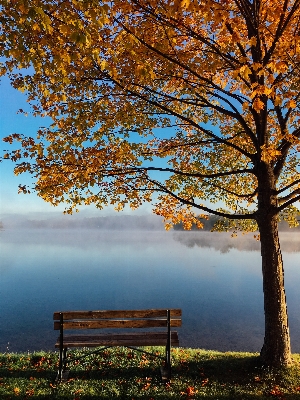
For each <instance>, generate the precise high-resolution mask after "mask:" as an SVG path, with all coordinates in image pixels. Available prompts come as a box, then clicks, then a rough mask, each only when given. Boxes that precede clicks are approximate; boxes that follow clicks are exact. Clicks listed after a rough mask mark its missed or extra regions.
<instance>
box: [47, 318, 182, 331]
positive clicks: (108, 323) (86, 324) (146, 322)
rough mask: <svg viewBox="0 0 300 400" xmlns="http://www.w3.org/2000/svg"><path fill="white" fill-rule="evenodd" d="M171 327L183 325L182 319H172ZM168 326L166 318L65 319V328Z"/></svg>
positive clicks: (58, 325) (56, 328)
mask: <svg viewBox="0 0 300 400" xmlns="http://www.w3.org/2000/svg"><path fill="white" fill-rule="evenodd" d="M170 325H171V327H179V326H181V319H171V322H170ZM166 326H167V320H166V319H135V320H130V319H129V320H128V319H125V320H120V319H116V320H113V319H110V320H106V319H104V320H102V319H101V320H80V321H71V320H68V321H64V330H66V329H99V328H159V327H161V328H163V327H166ZM54 329H55V330H59V329H60V323H59V322H57V321H55V322H54Z"/></svg>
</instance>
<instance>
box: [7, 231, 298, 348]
mask: <svg viewBox="0 0 300 400" xmlns="http://www.w3.org/2000/svg"><path fill="white" fill-rule="evenodd" d="M280 237H281V243H282V250H283V258H284V265H285V284H286V292H287V301H288V310H289V321H290V329H291V337H292V351H293V352H300V334H299V333H300V318H299V316H298V314H299V313H298V305H299V304H300V293H299V290H298V288H299V284H300V270H299V266H298V263H299V261H298V260H299V252H300V235H299V236H298V234H297V233H296V234H295V233H285V232H284V233H281V235H280ZM0 250H1V255H0V257H1V258H0V351H1V352H3V351H7V349H8V350H9V351H27V350H29V351H33V350H41V349H47V350H48V349H50V350H54V343H55V340H56V337H57V332H55V331H53V321H52V316H53V312H54V311H61V310H72V309H73V310H75V309H76V310H80V309H82V310H93V309H142V308H175V307H176V308H182V313H183V325H182V327H181V328H178V330H179V338H180V345H181V346H187V347H200V348H206V349H216V350H222V351H227V350H241V351H242V350H243V351H259V350H260V348H261V346H262V343H263V334H264V315H263V294H262V278H261V257H260V251H259V242H256V241H255V240H254V239H253V235H250V234H249V235H244V236H243V235H241V236H239V237H238V238H234V239H233V238H231V237H230V235H229V234H224V233H222V234H218V233H210V232H178V231H173V232H164V231H162V230H148V231H146V230H137V229H130V230H123V231H118V230H117V229H112V230H101V229H72V230H70V229H43V228H41V229H28V230H27V229H7V230H5V231H2V232H0Z"/></svg>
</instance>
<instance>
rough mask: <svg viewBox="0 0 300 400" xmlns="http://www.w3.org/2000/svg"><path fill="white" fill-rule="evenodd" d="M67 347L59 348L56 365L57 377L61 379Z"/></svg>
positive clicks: (64, 368) (64, 367)
mask: <svg viewBox="0 0 300 400" xmlns="http://www.w3.org/2000/svg"><path fill="white" fill-rule="evenodd" d="M67 350H68V349H67V348H66V347H65V348H64V349H62V348H60V349H59V366H58V379H59V381H61V380H62V375H63V372H65V370H66V359H67Z"/></svg>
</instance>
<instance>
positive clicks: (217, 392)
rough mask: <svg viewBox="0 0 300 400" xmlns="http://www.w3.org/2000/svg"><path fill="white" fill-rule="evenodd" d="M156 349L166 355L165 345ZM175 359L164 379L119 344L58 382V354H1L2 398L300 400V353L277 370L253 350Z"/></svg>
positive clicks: (187, 352)
mask: <svg viewBox="0 0 300 400" xmlns="http://www.w3.org/2000/svg"><path fill="white" fill-rule="evenodd" d="M148 350H149V351H151V350H153V349H148ZM154 351H156V352H162V354H163V349H162V348H157V349H155V350H154ZM72 353H73V355H74V354H76V356H77V355H80V351H79V350H76V351H74V352H72ZM172 358H173V367H172V379H171V381H170V382H169V383H167V384H166V383H162V382H161V379H160V372H159V367H160V365H161V363H162V361H161V360H160V359H158V358H154V357H152V356H149V355H144V354H142V353H138V352H133V351H132V350H129V349H126V348H113V349H109V350H105V351H104V352H103V353H102V354H98V355H89V356H88V357H87V358H86V359H84V360H81V361H80V362H76V364H75V365H72V366H71V368H70V373H69V377H68V380H67V381H66V382H63V383H61V384H59V385H57V384H56V383H55V382H54V381H55V377H56V373H57V365H58V354H57V353H50V352H49V353H46V352H38V353H32V354H0V399H1V400H8V399H11V400H17V399H18V400H19V399H59V400H63V399H64V400H67V399H68V400H88V399H90V400H95V399H130V400H133V399H134V400H138V399H146V400H150V399H153V400H156V399H157V400H160V399H190V400H191V399H214V400H217V399H219V400H235V399H240V400H242V399H243V400H244V399H245V400H247V399H249V400H256V399H266V400H270V399H280V400H283V399H286V400H292V399H295V400H296V399H297V400H300V355H299V354H298V355H294V361H295V362H294V365H293V367H290V368H288V369H285V370H273V371H271V370H268V369H264V368H263V367H262V366H261V365H260V363H259V357H258V354H253V353H232V352H230V353H229V352H228V353H221V352H216V351H206V350H196V349H182V348H178V349H172Z"/></svg>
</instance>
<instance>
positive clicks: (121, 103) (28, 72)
mask: <svg viewBox="0 0 300 400" xmlns="http://www.w3.org/2000/svg"><path fill="white" fill-rule="evenodd" d="M0 4H1V11H0V21H1V32H0V36H1V40H0V43H1V44H0V53H1V55H2V56H3V57H5V61H3V63H2V69H1V71H2V74H5V73H6V74H8V76H9V77H10V79H11V81H12V85H13V86H14V87H16V88H18V89H19V90H23V91H25V92H26V93H27V95H28V101H29V102H30V104H31V105H32V108H33V113H34V114H35V115H38V116H41V115H42V116H49V117H51V118H52V120H53V123H52V125H51V126H50V127H48V128H41V129H40V130H39V132H38V136H37V139H33V138H28V137H24V136H22V135H20V134H13V135H11V136H9V137H7V138H6V141H7V142H10V143H12V142H13V141H17V142H18V141H19V142H20V146H19V148H17V150H13V151H12V150H10V151H8V152H7V153H6V154H5V155H4V158H11V159H12V160H13V161H14V162H16V166H15V173H16V174H19V173H22V172H25V171H29V172H30V173H32V174H33V176H34V177H35V178H36V182H35V184H34V187H35V190H36V191H37V193H38V195H39V196H41V197H42V198H43V199H44V200H46V201H48V202H51V203H52V204H54V205H57V204H58V203H60V202H66V203H68V207H69V208H68V212H71V210H72V209H74V208H76V207H77V206H78V205H80V204H91V203H94V204H95V205H96V206H97V207H99V208H100V209H101V208H102V207H103V206H104V205H107V204H109V203H111V204H114V205H115V206H116V208H117V209H118V210H120V209H122V208H123V207H124V205H125V204H126V203H128V204H129V205H130V207H132V208H137V207H139V206H140V205H141V204H142V203H143V202H152V203H153V207H154V208H153V210H154V212H155V213H156V214H159V215H162V216H163V217H164V218H165V222H166V227H167V228H169V227H170V226H172V224H174V223H178V222H183V224H184V226H185V228H187V229H188V228H189V227H190V226H191V225H192V224H193V223H197V224H198V227H201V221H200V219H199V218H198V217H199V216H198V215H197V213H200V215H201V214H202V216H203V215H205V213H207V212H209V213H211V214H214V215H217V216H221V217H223V218H225V219H223V223H222V224H223V226H219V227H218V228H223V229H231V228H233V229H235V230H237V229H241V230H244V231H255V230H256V229H257V228H258V230H259V239H260V242H261V255H262V275H263V291H264V311H265V338H264V344H263V348H262V351H261V357H262V360H263V361H264V362H265V363H266V364H267V365H269V366H286V365H289V364H290V363H291V350H290V335H289V328H288V318H287V307H286V299H285V291H284V281H283V280H284V272H283V262H282V256H281V252H280V243H279V236H278V221H279V220H280V219H285V220H287V221H288V222H289V223H290V225H291V226H292V225H295V224H297V222H296V219H295V215H296V212H297V209H296V205H297V201H298V200H299V199H300V174H299V169H298V157H299V150H300V141H299V136H300V128H299V123H298V121H299V105H300V104H299V95H300V94H299V61H300V55H299V54H300V35H299V26H300V1H299V0H278V1H276V2H273V1H264V2H263V1H261V0H205V1H202V0H201V1H200V0H173V1H169V0H168V1H167V0H114V1H108V0H99V1H98V0H83V1H78V0H56V1H54V0H52V1H51V0H10V1H9V0H1V2H0ZM12 5H13V7H12ZM20 190H21V191H24V192H26V191H27V190H28V189H27V188H26V187H25V186H20ZM220 204H221V206H220Z"/></svg>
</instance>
